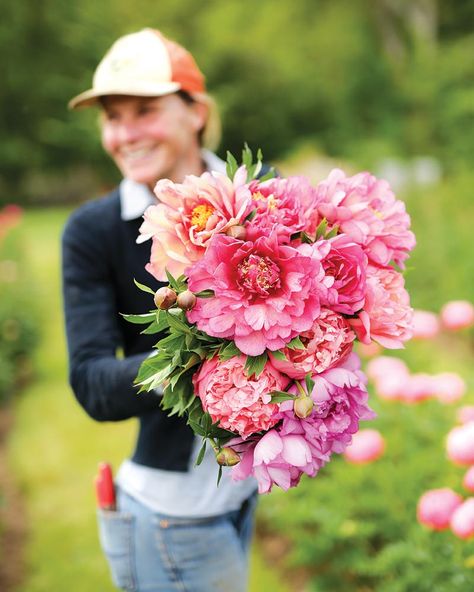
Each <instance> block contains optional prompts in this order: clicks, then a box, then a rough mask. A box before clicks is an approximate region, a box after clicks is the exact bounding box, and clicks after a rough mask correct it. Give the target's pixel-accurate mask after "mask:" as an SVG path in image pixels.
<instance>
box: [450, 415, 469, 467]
mask: <svg viewBox="0 0 474 592" xmlns="http://www.w3.org/2000/svg"><path fill="white" fill-rule="evenodd" d="M446 452H447V454H448V458H449V459H450V460H451V461H453V462H454V463H456V464H459V465H474V422H472V421H470V422H469V423H465V424H464V425H462V426H457V427H454V428H453V429H452V430H451V431H450V432H449V434H448V437H447V440H446Z"/></svg>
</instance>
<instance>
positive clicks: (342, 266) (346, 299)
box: [321, 234, 367, 315]
mask: <svg viewBox="0 0 474 592" xmlns="http://www.w3.org/2000/svg"><path fill="white" fill-rule="evenodd" d="M328 243H329V245H330V251H329V252H328V254H327V255H326V256H325V257H324V258H323V259H322V261H321V263H322V265H323V267H324V271H325V273H326V275H327V276H328V277H331V278H334V284H333V285H332V286H331V290H330V292H329V298H330V301H329V306H330V307H331V309H332V310H335V311H336V312H340V313H342V314H347V315H353V314H355V313H356V312H358V311H359V310H360V309H361V308H362V306H363V305H364V300H365V291H366V290H365V275H366V268H367V256H366V255H365V253H364V251H363V250H362V249H361V247H360V246H359V245H357V244H356V243H354V242H353V241H352V240H351V239H350V238H349V237H348V236H345V235H342V234H340V235H339V236H336V237H334V238H333V239H330V240H329V241H328ZM331 296H332V298H331Z"/></svg>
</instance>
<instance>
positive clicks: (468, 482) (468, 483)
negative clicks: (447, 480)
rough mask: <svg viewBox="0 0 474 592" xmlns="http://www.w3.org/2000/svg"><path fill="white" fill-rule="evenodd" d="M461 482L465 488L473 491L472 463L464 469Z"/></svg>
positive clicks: (473, 470) (473, 475) (473, 467)
mask: <svg viewBox="0 0 474 592" xmlns="http://www.w3.org/2000/svg"><path fill="white" fill-rule="evenodd" d="M462 484H463V487H464V488H465V489H467V490H468V491H473V492H474V465H473V466H472V467H470V468H469V469H468V470H467V471H466V473H465V475H464V479H463V480H462Z"/></svg>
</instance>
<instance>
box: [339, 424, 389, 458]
mask: <svg viewBox="0 0 474 592" xmlns="http://www.w3.org/2000/svg"><path fill="white" fill-rule="evenodd" d="M384 452H385V440H384V439H383V436H382V434H381V433H380V432H379V431H378V430H371V429H367V430H360V431H358V432H356V433H355V434H354V435H353V436H352V442H351V444H349V446H347V448H346V449H345V451H344V457H345V458H346V460H347V461H348V462H350V463H353V464H365V463H370V462H372V461H374V460H377V459H378V458H380V457H381V456H382V455H383V453H384Z"/></svg>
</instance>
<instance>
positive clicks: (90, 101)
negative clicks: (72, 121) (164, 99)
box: [68, 82, 181, 109]
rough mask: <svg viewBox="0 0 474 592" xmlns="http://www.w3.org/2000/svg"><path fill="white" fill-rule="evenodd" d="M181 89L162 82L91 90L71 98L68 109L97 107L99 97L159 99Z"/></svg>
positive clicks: (172, 83)
mask: <svg viewBox="0 0 474 592" xmlns="http://www.w3.org/2000/svg"><path fill="white" fill-rule="evenodd" d="M180 88H181V85H180V84H178V83H177V82H163V83H160V84H150V85H146V86H140V87H134V88H132V87H131V86H127V87H125V86H124V87H114V88H107V89H100V90H99V89H93V88H91V89H90V90H86V91H85V92H83V93H81V94H79V95H77V96H76V97H74V98H72V99H71V100H70V101H69V103H68V107H69V109H81V108H82V107H91V106H92V105H97V103H98V102H99V99H100V98H101V97H107V96H111V95H123V96H130V97H161V96H163V95H169V94H170V93H174V92H176V91H178V90H179V89H180Z"/></svg>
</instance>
